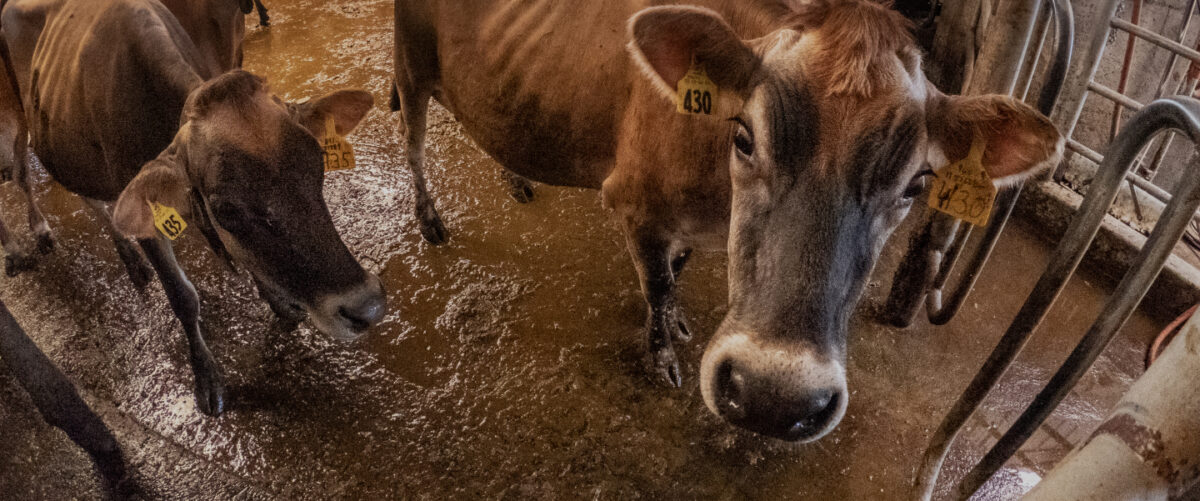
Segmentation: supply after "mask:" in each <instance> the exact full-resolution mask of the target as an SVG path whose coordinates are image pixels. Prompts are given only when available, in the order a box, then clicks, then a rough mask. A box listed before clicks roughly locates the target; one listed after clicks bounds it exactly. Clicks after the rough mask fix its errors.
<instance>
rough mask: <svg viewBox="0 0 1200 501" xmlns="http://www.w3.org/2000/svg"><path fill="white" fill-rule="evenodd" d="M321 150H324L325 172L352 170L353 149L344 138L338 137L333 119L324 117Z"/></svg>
mask: <svg viewBox="0 0 1200 501" xmlns="http://www.w3.org/2000/svg"><path fill="white" fill-rule="evenodd" d="M321 148H322V149H324V150H325V172H330V171H335V170H346V169H353V168H354V149H353V148H351V147H350V142H349V141H346V138H344V137H342V136H339V135H338V133H337V124H336V123H335V122H334V120H333V117H325V135H324V137H322V138H321Z"/></svg>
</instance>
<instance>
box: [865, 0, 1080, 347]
mask: <svg viewBox="0 0 1200 501" xmlns="http://www.w3.org/2000/svg"><path fill="white" fill-rule="evenodd" d="M1039 14H1040V15H1039V16H1038V17H1039V18H1046V17H1047V16H1049V17H1050V18H1053V21H1054V24H1055V28H1056V30H1055V31H1056V33H1055V44H1056V45H1055V50H1054V57H1053V59H1051V62H1050V66H1049V70H1048V72H1047V77H1046V83H1045V85H1043V87H1042V90H1041V93H1040V94H1039V95H1038V100H1037V109H1038V111H1040V112H1042V113H1043V114H1046V115H1049V114H1050V112H1051V110H1052V108H1053V107H1054V104H1055V102H1056V101H1057V100H1058V95H1059V93H1060V92H1061V91H1062V89H1063V82H1064V81H1065V76H1066V74H1067V70H1068V68H1070V66H1071V54H1072V52H1073V50H1074V38H1075V23H1074V19H1073V15H1072V11H1071V4H1070V2H1069V1H1068V0H1047V1H1046V2H1045V3H1043V4H1042V7H1041V9H1040V11H1039ZM1030 27H1031V28H1032V25H1031V26H1030ZM1048 28H1049V19H1046V25H1045V26H1044V27H1043V28H1042V30H1041V36H1040V38H1039V41H1038V45H1037V47H1036V49H1034V51H1033V54H1034V60H1033V62H1032V63H1031V64H1029V65H1028V67H1029V75H1028V77H1027V78H1026V81H1025V85H1024V90H1023V92H1022V97H1024V96H1025V95H1027V94H1028V92H1029V86H1030V84H1031V83H1032V81H1033V76H1034V74H1035V70H1036V69H1037V63H1038V58H1039V57H1040V56H1041V51H1042V47H1043V46H1044V44H1045V41H1046V35H1047V33H1048V32H1049V30H1048ZM1028 42H1029V38H1028V36H1027V37H1025V44H1024V45H1023V46H1022V51H1021V53H1020V54H1021V55H1022V56H1024V54H1025V53H1026V52H1028V51H1026V50H1025V48H1026V47H1027V46H1028ZM1021 66H1022V65H1021V64H1020V62H1018V64H1017V65H1016V67H1015V68H1013V70H1014V71H1012V72H1011V77H1010V78H1009V83H1007V84H1002V85H1001V87H1007V88H1006V89H1002V90H1003V91H1004V92H1006V93H1008V94H1012V93H1013V90H1014V88H1015V86H1016V83H1017V77H1018V74H1019V73H1020V69H1021ZM1023 186H1024V183H1020V184H1017V185H1015V186H1012V187H1010V188H1008V189H1005V190H1003V191H1001V192H1000V193H999V194H998V195H997V197H996V204H995V209H994V211H993V212H992V216H991V218H990V219H989V221H988V225H987V230H986V233H984V235H983V238H982V239H981V240H980V242H979V245H978V247H977V249H976V252H975V254H974V255H973V256H972V257H971V260H970V262H969V264H968V265H967V267H966V268H965V271H963V276H962V279H961V280H960V281H959V283H958V285H957V286H956V287H954V289H953V291H952V292H951V293H950V294H949V295H946V296H945V297H946V299H945V300H943V293H942V290H943V289H944V288H945V286H946V282H947V281H948V280H949V278H950V273H951V271H953V270H954V265H955V264H956V263H957V261H958V258H959V256H960V255H961V254H962V251H963V249H964V248H965V247H966V245H967V242H968V239H969V238H970V236H971V231H972V228H971V227H970V226H967V227H965V228H964V227H963V225H962V222H961V221H959V220H957V219H955V218H953V217H951V216H948V215H945V214H941V213H929V218H928V219H929V221H928V222H927V223H926V225H925V227H924V228H923V229H922V230H921V231H920V232H919V233H918V234H917V236H916V238H915V239H913V241H912V243H911V244H910V246H909V249H908V251H907V253H906V254H905V256H904V259H903V261H902V262H901V264H900V267H899V269H897V271H896V274H895V278H894V279H893V281H892V289H891V291H889V293H888V298H887V302H886V306H885V310H884V311H885V313H884V315H885V316H886V318H887V319H888V322H889V323H891V324H893V325H896V326H898V327H907V326H909V325H911V324H912V321H913V319H914V318H915V317H916V315H917V311H918V309H919V308H920V306H921V303H922V302H924V304H925V307H926V312H927V314H928V315H929V321H930V323H932V324H934V325H944V324H946V323H947V322H949V321H950V319H952V318H954V315H955V314H956V313H958V310H959V308H960V307H962V304H963V302H964V301H965V300H966V298H967V295H968V294H969V293H970V291H971V289H972V288H973V287H974V286H975V281H976V280H977V279H978V278H979V272H980V270H982V269H983V266H984V264H986V263H987V260H988V257H990V256H991V254H992V250H993V249H994V248H995V246H996V242H997V240H999V238H1000V234H1001V233H1002V232H1003V231H1004V226H1005V224H1006V223H1007V222H1008V218H1009V216H1011V215H1012V211H1013V207H1015V206H1016V204H1017V200H1018V199H1019V198H1020V196H1021V189H1022V188H1023ZM943 301H945V302H943Z"/></svg>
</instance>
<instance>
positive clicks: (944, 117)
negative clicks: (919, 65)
mask: <svg viewBox="0 0 1200 501" xmlns="http://www.w3.org/2000/svg"><path fill="white" fill-rule="evenodd" d="M929 88H930V89H931V92H930V93H929V97H928V99H929V100H928V101H927V112H928V114H927V124H928V130H929V140H930V142H932V143H933V144H934V145H936V146H937V147H938V150H940V152H941V155H940V158H930V163H931V164H932V166H933V167H934V168H935V169H938V168H941V167H942V166H943V165H940V164H944V163H948V162H954V161H957V160H959V159H962V158H965V157H966V156H967V154H968V153H969V152H970V149H971V145H972V143H974V142H975V141H976V136H978V139H979V140H980V141H979V144H983V145H984V150H983V160H982V161H983V167H984V169H985V170H986V171H987V173H988V176H990V177H991V178H992V181H993V182H994V183H995V184H997V185H1010V184H1013V183H1016V182H1019V181H1022V180H1025V179H1028V178H1029V177H1032V176H1033V175H1034V174H1037V173H1038V172H1041V171H1042V170H1045V169H1047V168H1050V167H1053V166H1055V165H1058V163H1059V162H1060V161H1061V160H1062V153H1063V143H1064V140H1063V138H1062V136H1061V135H1059V133H1058V129H1056V128H1055V127H1054V124H1052V123H1050V119H1048V118H1046V116H1045V115H1042V114H1041V113H1039V112H1038V111H1037V110H1034V109H1033V108H1032V107H1030V106H1029V105H1027V104H1025V103H1022V102H1020V101H1018V100H1016V99H1013V98H1011V97H1008V96H1001V95H995V94H993V95H983V96H946V95H943V94H942V93H941V92H938V91H937V89H933V86H932V85H931V86H929ZM932 156H934V155H931V157H932Z"/></svg>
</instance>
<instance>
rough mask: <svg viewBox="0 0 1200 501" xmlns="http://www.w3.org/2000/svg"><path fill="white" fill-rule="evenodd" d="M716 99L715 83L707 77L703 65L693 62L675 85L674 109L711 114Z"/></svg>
mask: <svg viewBox="0 0 1200 501" xmlns="http://www.w3.org/2000/svg"><path fill="white" fill-rule="evenodd" d="M716 100H717V84H715V83H713V81H712V80H710V79H709V78H708V73H705V72H704V67H702V66H697V65H696V63H695V62H693V63H692V67H691V68H689V69H688V72H687V74H686V75H684V76H683V78H680V79H679V83H678V84H677V85H676V94H675V111H677V112H679V113H682V114H684V115H712V112H713V105H714V104H715V101H716Z"/></svg>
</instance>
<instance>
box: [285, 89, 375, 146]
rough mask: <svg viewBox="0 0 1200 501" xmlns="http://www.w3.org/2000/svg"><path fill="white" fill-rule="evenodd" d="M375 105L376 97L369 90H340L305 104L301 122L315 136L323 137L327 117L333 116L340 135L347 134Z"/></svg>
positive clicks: (301, 113)
mask: <svg viewBox="0 0 1200 501" xmlns="http://www.w3.org/2000/svg"><path fill="white" fill-rule="evenodd" d="M373 106H375V98H374V97H373V96H371V93H369V92H367V91H363V90H357V89H343V90H338V91H334V92H331V93H329V94H326V95H324V96H321V97H320V98H317V99H315V100H313V101H310V102H308V103H306V104H304V108H303V109H302V111H301V112H300V115H301V116H300V123H301V124H303V125H304V127H306V128H307V129H308V130H309V131H311V132H312V133H313V135H314V136H316V137H321V136H324V135H325V119H326V118H328V117H333V123H334V127H335V128H336V129H337V133H338V135H339V136H345V135H346V134H349V133H350V132H351V131H353V130H354V128H355V127H358V124H359V122H361V121H362V119H363V117H365V116H367V112H368V111H371V107H373Z"/></svg>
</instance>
